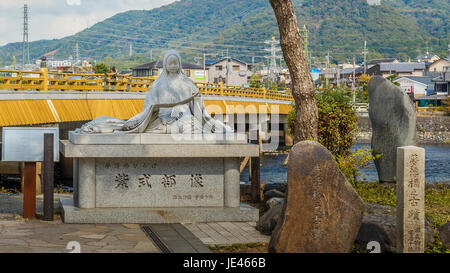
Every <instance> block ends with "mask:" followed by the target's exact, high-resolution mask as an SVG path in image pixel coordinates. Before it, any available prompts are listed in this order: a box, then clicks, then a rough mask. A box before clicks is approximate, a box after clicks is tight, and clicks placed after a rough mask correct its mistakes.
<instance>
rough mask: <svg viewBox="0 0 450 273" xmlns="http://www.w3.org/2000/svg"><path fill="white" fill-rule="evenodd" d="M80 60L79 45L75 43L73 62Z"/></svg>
mask: <svg viewBox="0 0 450 273" xmlns="http://www.w3.org/2000/svg"><path fill="white" fill-rule="evenodd" d="M79 61H80V47H79V45H78V43H76V44H75V63H76V64H77V63H78V62H79Z"/></svg>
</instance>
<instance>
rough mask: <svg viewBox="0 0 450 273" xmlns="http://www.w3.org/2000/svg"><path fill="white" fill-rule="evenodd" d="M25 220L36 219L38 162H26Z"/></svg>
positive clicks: (24, 187) (24, 186) (24, 188)
mask: <svg viewBox="0 0 450 273" xmlns="http://www.w3.org/2000/svg"><path fill="white" fill-rule="evenodd" d="M23 218H25V219H34V218H36V162H25V169H24V185H23Z"/></svg>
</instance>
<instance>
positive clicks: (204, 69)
mask: <svg viewBox="0 0 450 273" xmlns="http://www.w3.org/2000/svg"><path fill="white" fill-rule="evenodd" d="M206 56H216V54H206V53H205V52H203V80H204V82H205V83H206V82H208V79H207V78H206Z"/></svg>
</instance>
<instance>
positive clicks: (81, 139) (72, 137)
mask: <svg viewBox="0 0 450 273" xmlns="http://www.w3.org/2000/svg"><path fill="white" fill-rule="evenodd" d="M69 142H71V143H73V144H78V145H82V144H84V145H105V144H114V145H120V144H122V145H123V144H199V145H205V144H210V145H211V144H247V142H248V140H247V136H246V134H227V135H219V134H194V135H190V134H175V135H172V134H148V133H147V134H146V133H144V134H80V133H75V132H74V131H71V132H69Z"/></svg>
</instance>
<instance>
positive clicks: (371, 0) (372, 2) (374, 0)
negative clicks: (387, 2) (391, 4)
mask: <svg viewBox="0 0 450 273" xmlns="http://www.w3.org/2000/svg"><path fill="white" fill-rule="evenodd" d="M367 4H368V5H369V6H379V5H381V0H367Z"/></svg>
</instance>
